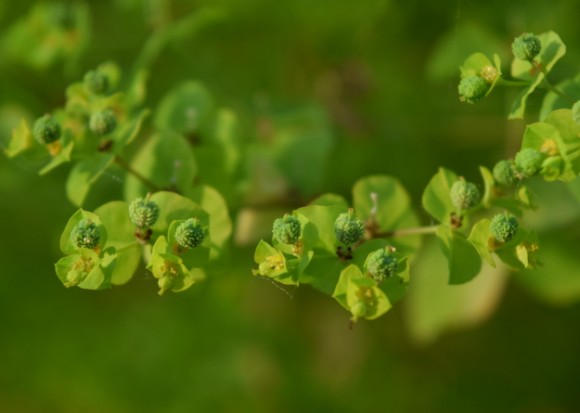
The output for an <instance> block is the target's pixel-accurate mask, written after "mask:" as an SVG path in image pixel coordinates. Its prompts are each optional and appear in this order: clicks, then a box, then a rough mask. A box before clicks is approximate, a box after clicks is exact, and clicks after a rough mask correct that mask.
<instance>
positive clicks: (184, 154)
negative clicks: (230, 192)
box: [125, 132, 196, 200]
mask: <svg viewBox="0 0 580 413" xmlns="http://www.w3.org/2000/svg"><path fill="white" fill-rule="evenodd" d="M131 167H132V168H133V169H134V170H135V171H137V172H138V173H139V174H141V175H142V176H144V177H145V178H146V179H148V180H149V181H151V182H152V183H153V184H154V185H156V186H157V187H158V188H165V189H167V188H175V189H177V190H178V191H180V192H182V193H183V192H187V190H189V189H190V188H191V186H192V185H193V178H194V177H195V174H196V166H195V160H194V158H193V153H192V150H191V147H190V146H189V144H188V143H187V142H186V141H185V140H184V139H183V138H182V137H181V136H179V135H176V134H174V133H171V132H163V133H159V134H157V135H155V136H153V137H151V138H150V139H149V140H148V141H147V142H146V143H145V144H144V145H143V146H142V147H141V149H140V150H139V152H137V154H136V155H135V157H134V158H133V159H132V161H131ZM149 191H151V188H149V187H148V186H146V185H145V184H144V183H143V182H141V181H140V180H139V179H137V178H136V177H135V176H133V175H131V174H128V175H127V179H126V182H125V199H131V200H133V199H135V198H138V197H140V196H144V195H145V194H147V192H149Z"/></svg>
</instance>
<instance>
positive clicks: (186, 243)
mask: <svg viewBox="0 0 580 413" xmlns="http://www.w3.org/2000/svg"><path fill="white" fill-rule="evenodd" d="M204 239H205V228H204V227H203V226H202V224H201V222H200V221H199V219H197V218H190V219H188V220H187V221H185V222H182V223H181V224H180V225H179V226H178V227H177V229H176V230H175V240H176V241H177V243H178V244H179V245H180V246H182V247H183V248H195V247H197V246H199V245H201V243H202V242H203V240H204Z"/></svg>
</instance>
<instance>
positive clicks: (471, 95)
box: [457, 76, 490, 103]
mask: <svg viewBox="0 0 580 413" xmlns="http://www.w3.org/2000/svg"><path fill="white" fill-rule="evenodd" d="M489 88H490V84H489V83H488V82H487V81H486V80H485V79H484V78H482V77H479V76H465V77H464V78H462V79H461V80H460V81H459V86H458V88H457V90H458V91H459V100H461V101H462V102H467V103H477V102H479V101H480V100H481V99H483V98H484V97H485V95H486V93H487V92H488V91H489Z"/></svg>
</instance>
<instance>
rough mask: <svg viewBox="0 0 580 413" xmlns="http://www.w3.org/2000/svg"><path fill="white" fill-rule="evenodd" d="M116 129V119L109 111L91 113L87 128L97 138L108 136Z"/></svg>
mask: <svg viewBox="0 0 580 413" xmlns="http://www.w3.org/2000/svg"><path fill="white" fill-rule="evenodd" d="M116 127H117V117H116V116H115V113H114V112H113V111H112V110H111V109H105V110H102V111H100V112H96V113H93V115H92V116H91V119H90V121H89V128H90V129H91V131H92V132H93V133H94V134H95V135H97V136H105V135H108V134H110V133H111V132H113V131H114V130H115V128H116Z"/></svg>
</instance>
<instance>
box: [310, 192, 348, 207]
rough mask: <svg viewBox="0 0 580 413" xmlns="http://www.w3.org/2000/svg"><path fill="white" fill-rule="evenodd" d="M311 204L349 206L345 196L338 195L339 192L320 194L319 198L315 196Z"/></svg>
mask: <svg viewBox="0 0 580 413" xmlns="http://www.w3.org/2000/svg"><path fill="white" fill-rule="evenodd" d="M310 205H320V206H333V205H336V206H341V207H344V208H348V202H347V201H346V199H344V197H342V196H340V195H337V194H323V195H320V196H319V197H318V198H315V199H314V200H313V201H311V202H310Z"/></svg>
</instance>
